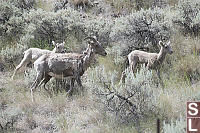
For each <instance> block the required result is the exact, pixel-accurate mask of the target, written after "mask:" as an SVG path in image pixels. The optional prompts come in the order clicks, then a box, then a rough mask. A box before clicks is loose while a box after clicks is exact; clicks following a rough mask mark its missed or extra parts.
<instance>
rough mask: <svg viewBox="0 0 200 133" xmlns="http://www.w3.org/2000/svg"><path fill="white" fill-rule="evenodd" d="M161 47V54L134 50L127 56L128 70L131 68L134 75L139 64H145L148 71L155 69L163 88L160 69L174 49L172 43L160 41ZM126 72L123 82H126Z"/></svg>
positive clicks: (123, 75) (123, 74)
mask: <svg viewBox="0 0 200 133" xmlns="http://www.w3.org/2000/svg"><path fill="white" fill-rule="evenodd" d="M159 45H160V47H161V49H160V52H159V53H148V52H145V51H140V50H134V51H132V52H131V53H130V54H128V56H127V64H126V68H127V67H128V66H130V68H131V71H132V72H133V73H134V71H135V69H136V66H137V64H138V63H140V64H145V66H147V69H155V70H156V71H157V75H158V78H159V80H160V81H161V84H162V86H163V83H162V80H161V77H160V68H161V64H162V63H163V61H164V59H165V56H166V55H167V54H168V53H169V54H172V53H173V51H172V48H171V46H170V41H169V42H168V43H166V44H163V42H162V41H159ZM125 77H126V74H125V71H124V72H123V73H122V78H121V80H122V82H123V83H124V82H125Z"/></svg>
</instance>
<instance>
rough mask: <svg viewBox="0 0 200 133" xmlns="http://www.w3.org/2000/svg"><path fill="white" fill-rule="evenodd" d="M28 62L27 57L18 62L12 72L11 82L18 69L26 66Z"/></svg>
mask: <svg viewBox="0 0 200 133" xmlns="http://www.w3.org/2000/svg"><path fill="white" fill-rule="evenodd" d="M29 62H30V59H29V58H28V56H27V55H24V58H23V60H22V61H21V62H20V64H19V65H18V66H17V67H16V69H15V70H14V73H13V75H12V80H13V79H14V76H15V74H16V73H17V71H19V69H21V68H22V67H23V66H26V65H27V64H28V63H29Z"/></svg>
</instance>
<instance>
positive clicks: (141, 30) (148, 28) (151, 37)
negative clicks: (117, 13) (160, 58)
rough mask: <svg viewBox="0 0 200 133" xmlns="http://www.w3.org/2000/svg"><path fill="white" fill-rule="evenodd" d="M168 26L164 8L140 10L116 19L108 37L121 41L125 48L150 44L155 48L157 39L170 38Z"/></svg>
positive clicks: (149, 45)
mask: <svg viewBox="0 0 200 133" xmlns="http://www.w3.org/2000/svg"><path fill="white" fill-rule="evenodd" d="M170 26H171V25H170V22H169V20H167V19H166V15H165V10H163V9H159V8H155V9H154V10H141V11H139V12H136V13H131V14H130V15H127V16H125V17H120V18H119V19H117V20H116V23H115V25H114V26H113V28H112V32H111V34H110V37H111V39H112V40H114V41H121V42H122V44H123V45H122V46H124V47H125V48H126V49H127V48H130V49H133V48H135V47H137V48H141V47H149V48H152V46H153V48H155V49H157V48H158V47H157V44H158V41H160V40H161V39H162V40H168V39H169V38H170V32H171V31H170Z"/></svg>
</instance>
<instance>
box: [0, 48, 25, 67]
mask: <svg viewBox="0 0 200 133" xmlns="http://www.w3.org/2000/svg"><path fill="white" fill-rule="evenodd" d="M25 49H27V47H26V45H20V44H17V45H14V46H7V47H5V48H3V49H2V50H1V51H0V57H1V59H2V60H3V61H4V62H6V63H8V64H9V65H12V64H13V63H14V62H15V61H16V60H19V59H20V58H19V57H22V55H23V52H24V50H25Z"/></svg>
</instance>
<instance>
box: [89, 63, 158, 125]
mask: <svg viewBox="0 0 200 133" xmlns="http://www.w3.org/2000/svg"><path fill="white" fill-rule="evenodd" d="M127 75H128V76H127V78H126V82H125V84H122V83H119V82H118V72H117V71H112V72H107V71H106V70H105V68H104V67H102V66H98V67H96V68H94V69H93V70H92V71H91V72H90V73H89V75H88V82H87V85H88V87H89V88H92V90H91V91H92V93H93V95H94V98H95V100H97V101H98V102H99V103H102V105H103V107H104V109H105V111H106V112H110V113H111V114H113V115H115V116H116V117H115V118H116V119H117V120H118V122H122V123H124V122H125V123H126V122H138V120H139V118H143V117H145V116H147V115H149V114H156V113H157V111H156V110H155V107H156V105H157V104H156V102H157V99H156V98H154V96H155V95H159V94H158V93H156V92H155V91H154V90H153V88H154V85H153V84H152V80H151V79H152V72H150V71H147V70H146V69H145V67H142V69H141V71H139V72H138V73H137V74H136V75H137V76H136V78H135V77H134V76H133V74H132V73H131V72H130V71H127ZM150 112H151V113H150Z"/></svg>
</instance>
